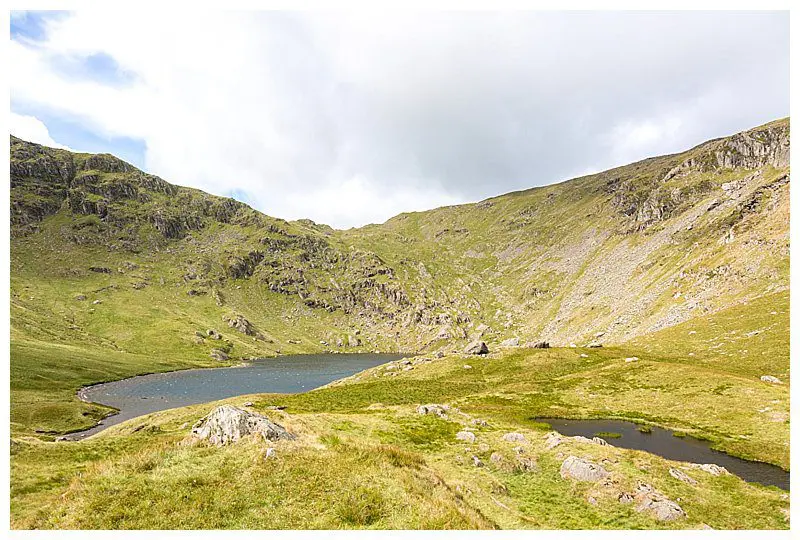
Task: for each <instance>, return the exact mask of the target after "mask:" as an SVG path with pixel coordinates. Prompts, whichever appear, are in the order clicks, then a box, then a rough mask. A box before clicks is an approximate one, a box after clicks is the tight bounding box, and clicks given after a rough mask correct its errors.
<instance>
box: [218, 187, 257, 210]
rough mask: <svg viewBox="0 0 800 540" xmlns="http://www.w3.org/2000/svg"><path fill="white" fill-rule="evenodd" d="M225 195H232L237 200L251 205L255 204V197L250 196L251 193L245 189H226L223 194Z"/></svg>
mask: <svg viewBox="0 0 800 540" xmlns="http://www.w3.org/2000/svg"><path fill="white" fill-rule="evenodd" d="M223 196H225V197H230V198H232V199H236V200H237V201H239V202H243V203H245V204H248V205H250V206H253V203H254V201H253V198H252V197H251V196H250V194H249V193H248V192H246V191H245V190H243V189H239V188H236V189H229V190H228V191H226V192H225V193H224V194H223Z"/></svg>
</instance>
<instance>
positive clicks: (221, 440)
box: [192, 405, 296, 446]
mask: <svg viewBox="0 0 800 540" xmlns="http://www.w3.org/2000/svg"><path fill="white" fill-rule="evenodd" d="M254 434H257V435H261V436H262V437H263V438H264V439H265V440H269V441H277V440H280V439H283V440H293V439H295V438H296V437H295V436H294V435H292V434H291V433H289V432H288V431H286V429H284V427H283V426H280V425H278V424H276V423H274V422H272V421H271V420H270V419H269V418H267V417H266V416H263V415H261V414H257V413H251V412H248V411H245V410H244V409H240V408H238V407H234V406H232V405H221V406H219V407H217V408H216V409H214V410H213V411H211V412H210V413H208V415H207V416H205V417H204V418H202V419H201V420H200V421H199V422H197V423H196V424H195V425H194V426H193V427H192V435H194V436H195V437H197V438H199V439H204V440H207V441H208V442H210V443H211V444H213V445H215V446H223V445H226V444H230V443H235V442H238V441H239V440H241V439H242V438H243V437H246V436H248V435H254Z"/></svg>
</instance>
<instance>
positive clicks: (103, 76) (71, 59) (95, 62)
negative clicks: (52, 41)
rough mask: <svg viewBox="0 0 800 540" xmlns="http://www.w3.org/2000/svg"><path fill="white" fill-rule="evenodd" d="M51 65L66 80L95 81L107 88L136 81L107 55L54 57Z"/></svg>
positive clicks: (134, 77) (133, 76)
mask: <svg viewBox="0 0 800 540" xmlns="http://www.w3.org/2000/svg"><path fill="white" fill-rule="evenodd" d="M50 65H51V66H52V68H53V71H55V72H56V73H58V74H59V75H61V76H62V77H64V78H68V79H77V80H84V81H94V82H97V83H100V84H105V85H107V86H115V87H120V86H126V85H129V84H131V83H133V82H134V81H135V79H136V75H135V74H134V73H133V72H131V71H126V70H124V69H122V68H121V67H120V65H119V64H118V63H117V61H116V60H114V58H112V57H111V56H109V55H107V54H105V53H94V54H91V55H88V56H64V55H62V56H53V57H51V58H50Z"/></svg>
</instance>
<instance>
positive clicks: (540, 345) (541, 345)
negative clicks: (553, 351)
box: [525, 341, 550, 349]
mask: <svg viewBox="0 0 800 540" xmlns="http://www.w3.org/2000/svg"><path fill="white" fill-rule="evenodd" d="M525 348H526V349H549V348H550V344H549V343H548V342H546V341H529V342H527V343H526V344H525Z"/></svg>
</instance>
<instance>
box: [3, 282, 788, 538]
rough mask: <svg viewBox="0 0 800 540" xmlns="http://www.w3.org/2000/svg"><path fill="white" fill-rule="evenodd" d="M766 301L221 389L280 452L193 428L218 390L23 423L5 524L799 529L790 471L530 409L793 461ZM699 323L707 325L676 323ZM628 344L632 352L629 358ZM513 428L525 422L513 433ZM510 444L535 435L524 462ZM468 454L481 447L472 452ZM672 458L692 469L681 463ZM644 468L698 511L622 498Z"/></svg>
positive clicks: (781, 358) (783, 326)
mask: <svg viewBox="0 0 800 540" xmlns="http://www.w3.org/2000/svg"><path fill="white" fill-rule="evenodd" d="M759 302H760V303H756V304H754V305H751V306H750V308H752V309H744V308H734V309H733V310H728V311H726V312H722V313H720V314H718V315H716V316H713V317H709V318H707V320H705V321H704V322H705V324H701V322H694V323H687V324H688V325H694V326H691V328H690V326H685V325H684V326H677V327H674V328H672V329H669V330H666V331H663V332H662V333H661V334H655V335H653V336H652V338H651V341H650V342H649V343H645V342H642V343H637V344H635V347H636V348H633V347H634V345H631V346H630V348H601V349H580V348H576V349H571V348H561V349H549V350H526V349H509V350H506V351H501V352H497V353H492V354H491V355H489V356H488V357H486V358H479V357H462V356H460V355H455V354H454V355H449V356H447V357H445V358H442V359H432V360H430V361H427V362H415V364H414V365H413V369H411V370H408V371H394V370H387V369H385V367H384V366H379V367H377V368H373V369H370V370H367V371H365V372H362V373H360V374H357V375H355V376H353V377H351V378H349V379H347V380H344V381H340V382H337V383H334V384H331V385H329V386H328V387H325V388H322V389H319V390H316V391H312V392H309V393H306V394H294V395H257V396H242V397H239V398H234V399H230V400H226V401H225V402H227V403H232V404H236V405H241V404H242V403H244V402H246V401H253V402H254V403H255V405H254V408H255V409H256V410H259V411H261V412H263V413H264V414H267V415H268V416H270V417H271V418H273V419H274V420H276V421H278V422H279V423H281V424H283V425H285V426H286V427H287V428H289V429H290V430H291V431H293V432H295V433H297V434H298V435H299V437H298V440H297V441H293V442H281V443H278V444H274V445H272V446H275V448H276V455H275V457H272V458H265V450H266V448H267V444H265V443H262V442H258V441H247V442H244V443H241V444H239V445H235V446H231V447H227V448H223V449H216V448H210V447H207V446H205V445H203V444H195V443H193V442H192V441H191V440H190V439H189V438H188V434H189V431H190V428H191V425H192V424H193V423H194V422H195V421H196V420H197V419H198V418H200V417H201V416H203V415H204V414H205V413H207V412H208V411H209V410H210V409H211V408H212V407H213V406H214V404H204V405H198V406H193V407H187V408H181V409H173V410H169V411H162V412H160V413H155V414H152V415H149V416H146V417H141V418H137V419H134V420H131V421H129V422H126V423H123V424H120V425H118V426H114V427H112V428H110V429H108V430H106V431H104V432H102V433H100V434H99V435H97V436H95V437H92V438H90V439H87V440H85V441H83V442H79V443H51V442H44V441H42V440H40V439H37V438H33V437H18V438H17V439H15V440H14V442H13V443H12V458H11V519H12V526H13V527H14V528H353V527H356V528H360V527H367V528H696V527H701V526H704V525H706V526H710V527H713V528H731V529H743V528H748V529H750V528H787V527H788V519H787V517H786V514H785V512H786V510H787V509H788V504H789V502H788V494H787V493H786V492H783V491H782V490H780V489H777V488H772V487H761V486H758V485H755V484H748V483H746V482H743V481H742V480H740V479H738V478H736V477H735V476H732V475H726V476H720V477H713V476H711V475H709V474H706V473H704V472H702V471H698V470H695V469H691V468H688V466H686V465H685V464H681V463H676V462H671V461H668V460H664V459H662V458H659V457H657V456H653V455H651V454H647V453H644V452H639V451H634V450H626V449H621V448H615V447H613V446H599V445H593V444H583V443H579V442H574V441H570V442H567V443H563V444H562V445H559V446H557V447H555V448H553V449H547V447H546V446H545V439H544V437H545V434H546V433H547V428H546V426H543V425H541V424H538V423H536V422H535V421H534V420H533V419H534V418H536V417H540V416H570V417H607V418H608V417H613V418H626V419H633V420H636V421H638V422H640V423H642V424H648V423H652V424H658V425H661V426H665V427H669V428H673V429H676V430H679V431H682V432H686V433H690V434H693V435H695V436H699V437H703V438H706V439H709V440H711V441H712V442H713V444H714V445H715V446H716V447H717V448H720V449H722V450H725V451H727V452H730V453H732V454H735V455H739V456H743V457H747V458H750V459H758V460H761V461H766V462H769V463H774V464H777V465H779V466H782V467H784V468H787V469H788V466H789V420H788V411H789V387H788V384H782V385H772V384H767V383H764V382H762V381H760V379H759V376H760V375H761V374H765V373H762V371H765V370H766V369H769V374H774V375H776V376H779V377H785V376H786V374H788V366H789V358H788V353H786V352H782V351H788V294H784V293H779V294H777V295H773V296H771V297H766V298H765V299H763V300H761V301H759ZM770 306H771V307H770ZM767 307H769V311H766V313H765V311H764V310H765V309H766V308H767ZM737 309H739V311H736V310H737ZM773 312H774V313H775V314H774V315H773V314H772V313H773ZM742 314H745V315H747V314H752V316H751V315H747V316H740V315H742ZM754 325H755V326H756V327H758V328H755V327H754ZM694 328H697V330H693V329H694ZM703 328H705V329H708V328H713V329H714V330H713V331H712V330H708V332H710V333H701V330H700V329H703ZM759 328H760V329H761V331H760V332H759V333H757V334H751V336H750V337H749V338H742V339H743V340H744V339H750V340H753V341H752V342H751V341H747V342H745V341H741V342H739V343H737V345H736V346H737V347H739V348H740V350H742V351H744V350H747V351H748V352H746V353H741V354H740V355H737V356H736V358H735V359H734V358H730V357H728V356H727V355H713V354H712V353H709V352H708V351H709V349H710V350H712V351H717V350H719V349H720V348H721V347H717V348H713V344H712V345H711V346H710V347H709V346H708V343H709V340H713V341H714V342H715V343H716V342H719V341H720V340H721V336H723V337H724V336H740V332H742V331H746V332H744V333H748V332H753V331H755V330H758V329H759ZM688 332H696V333H692V334H691V335H690V338H691V339H684V334H686V335H689V334H688ZM703 332H705V330H703ZM712 334H713V335H712ZM695 336H697V337H695ZM670 340H672V343H670ZM679 343H680V345H679ZM704 343H705V344H706V345H705V346H703V344H704ZM726 343H727V341H726ZM770 344H771V345H770ZM728 346H729V345H728ZM772 346H775V347H776V349H775V350H772V349H771V348H770V347H772ZM729 347H730V346H729ZM760 348H766V350H767V351H769V352H770V354H769V356H770V360H769V362H766V361H764V362H762V360H761V358H760V357H761V356H762V355H761V354H760V352H761V350H760ZM737 350H738V349H737ZM668 351H672V352H673V354H672V355H669V354H668ZM692 351H696V352H695V354H694V356H688V354H689V352H692ZM633 355H635V356H637V357H638V360H637V361H635V362H625V358H630V357H632V356H633ZM764 356H766V355H764ZM466 366H470V367H469V368H467V367H466ZM787 382H788V381H787ZM422 403H448V404H450V405H452V406H455V407H457V408H458V409H459V410H460V411H461V412H454V413H451V414H450V415H449V417H448V418H447V419H441V418H437V417H435V416H432V415H428V416H422V415H419V414H417V413H416V411H415V408H416V406H417V405H418V404H422ZM275 405H281V406H285V407H286V409H285V410H283V411H276V410H274V409H272V407H273V406H275ZM474 419H481V420H485V421H486V422H487V425H480V424H473V422H472V421H473V420H474ZM64 422H65V425H66V424H68V423H69V420H64ZM464 427H469V428H472V429H473V432H474V433H475V435H476V437H477V438H476V441H475V442H474V443H468V442H464V441H460V440H457V439H456V438H455V434H456V432H458V431H459V430H461V429H463V428H464ZM509 431H516V432H519V433H523V434H524V435H525V437H526V439H527V441H526V442H524V443H518V442H515V443H511V442H507V441H505V440H503V439H502V435H503V434H505V433H507V432H509ZM514 446H522V447H523V449H524V453H523V454H521V455H522V456H524V457H525V458H526V459H527V460H528V461H527V465H526V466H524V467H522V466H520V464H519V463H520V462H519V459H518V455H517V453H516V452H515V451H514V450H512V447H514ZM492 454H496V457H495V458H494V459H490V457H491V455H492ZM569 455H576V456H579V457H584V458H588V459H592V460H594V461H596V462H599V463H602V464H603V466H604V467H605V468H606V469H607V470H608V471H609V472H610V473H611V474H612V480H613V482H612V484H611V485H609V486H601V485H594V484H591V483H577V482H573V481H571V480H565V479H562V478H561V477H560V475H559V467H560V465H561V462H562V461H563V460H564V459H565V458H566V457H567V456H569ZM473 456H475V457H477V459H479V460H480V461H481V463H482V464H483V466H475V464H474V463H475V462H474V458H473ZM671 467H674V468H679V469H682V470H683V471H684V472H686V473H687V474H688V475H689V476H690V477H692V479H694V480H695V481H696V482H697V484H696V485H689V484H686V483H684V482H680V481H679V480H677V479H675V478H673V477H672V476H670V475H669V473H668V471H669V469H670V468H671ZM638 482H647V483H648V484H650V485H652V486H653V487H654V488H656V489H658V490H659V491H661V492H662V493H664V494H665V495H666V496H668V497H669V498H671V499H672V500H675V501H677V502H678V503H679V504H680V505H681V507H682V508H683V509H684V510H685V511H686V513H687V517H686V518H685V519H682V520H678V521H674V522H668V523H664V522H658V521H656V520H655V519H654V518H653V517H652V516H651V515H650V514H647V513H638V512H635V511H634V509H633V508H632V506H631V505H625V504H622V503H620V502H618V501H617V495H618V493H619V492H621V491H632V490H634V489H635V488H636V485H637V483H638Z"/></svg>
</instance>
